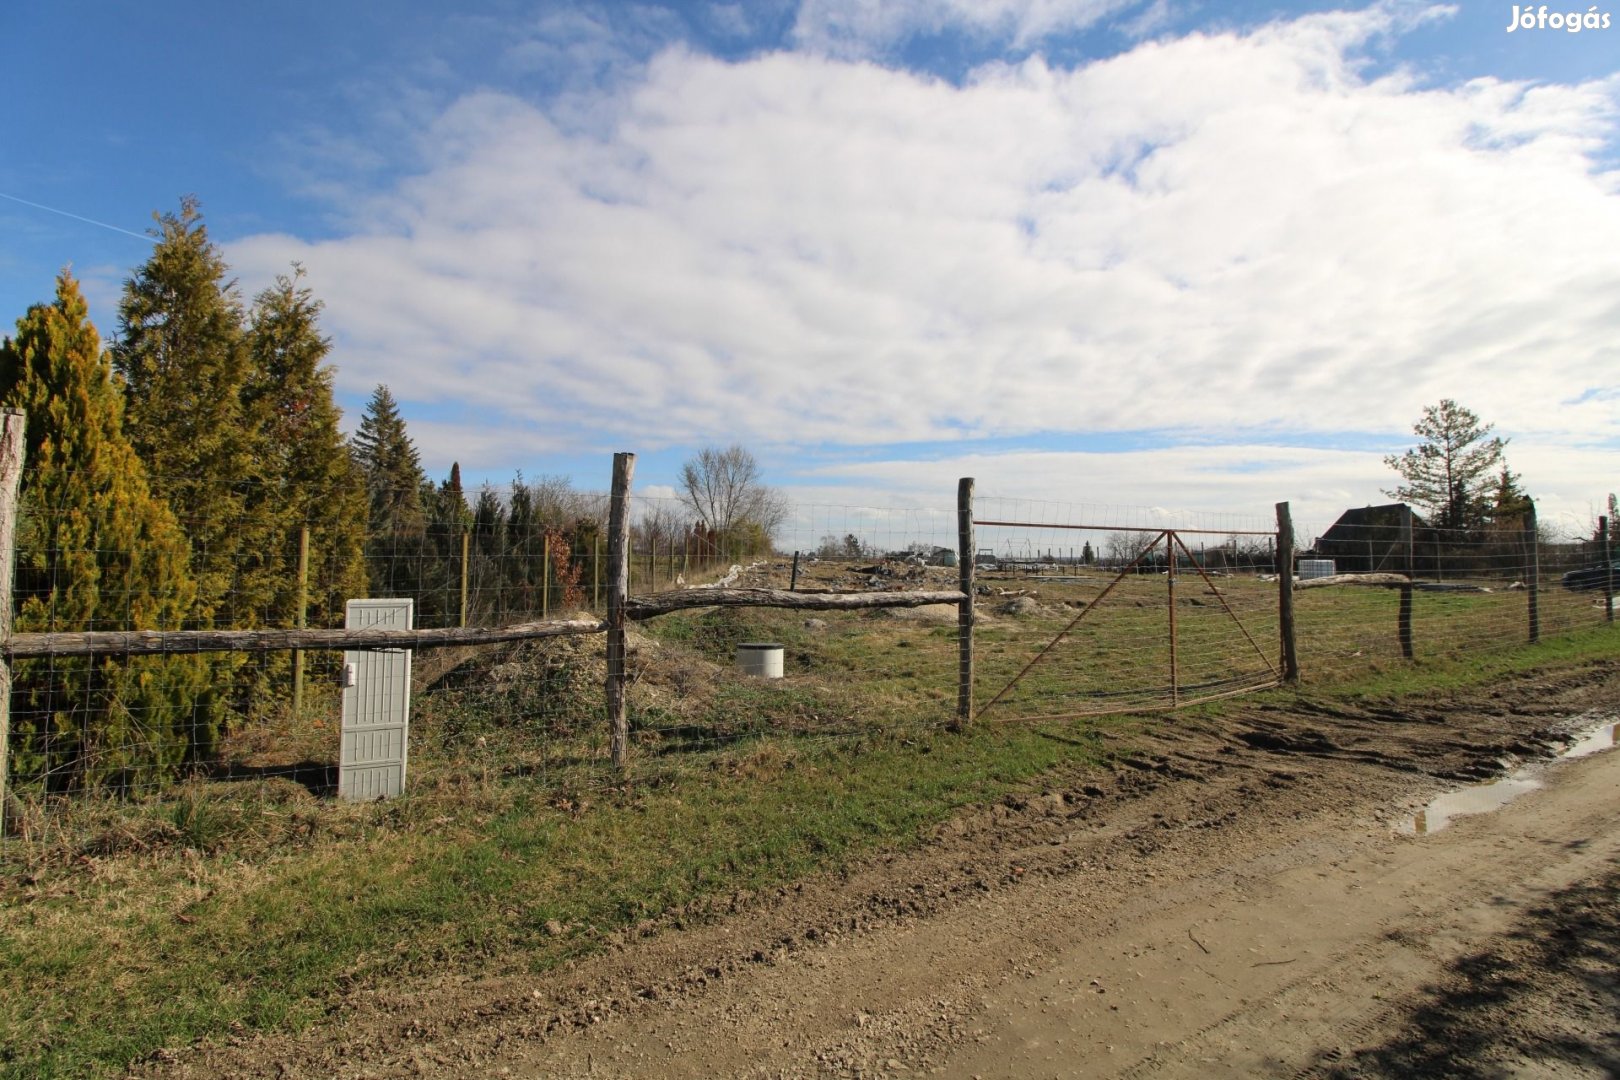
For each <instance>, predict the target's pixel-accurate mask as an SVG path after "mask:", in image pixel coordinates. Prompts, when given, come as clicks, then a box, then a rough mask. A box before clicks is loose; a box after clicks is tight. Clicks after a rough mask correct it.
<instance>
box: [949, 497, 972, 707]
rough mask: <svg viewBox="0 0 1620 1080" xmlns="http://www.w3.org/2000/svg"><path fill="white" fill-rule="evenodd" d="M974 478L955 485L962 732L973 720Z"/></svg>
mask: <svg viewBox="0 0 1620 1080" xmlns="http://www.w3.org/2000/svg"><path fill="white" fill-rule="evenodd" d="M973 570H974V566H973V477H971V476H964V477H962V478H961V479H960V480H958V481H957V482H956V583H957V587H958V588H960V589H961V590H962V599H961V601H960V602H959V603H958V604H957V606H956V721H955V723H954V724H952V727H953V728H955V729H956V730H961V729H962V728H963V727H965V726H966V725H967V723H968V722H969V721H970V720H972V719H973Z"/></svg>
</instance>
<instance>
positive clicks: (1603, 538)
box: [1598, 517, 1614, 623]
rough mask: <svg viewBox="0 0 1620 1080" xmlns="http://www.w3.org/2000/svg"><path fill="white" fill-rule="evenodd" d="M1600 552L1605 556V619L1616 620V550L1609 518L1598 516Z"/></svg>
mask: <svg viewBox="0 0 1620 1080" xmlns="http://www.w3.org/2000/svg"><path fill="white" fill-rule="evenodd" d="M1598 554H1600V555H1601V556H1603V621H1604V622H1611V623H1612V622H1614V550H1613V548H1612V547H1611V546H1610V544H1609V519H1608V518H1607V517H1600V518H1598Z"/></svg>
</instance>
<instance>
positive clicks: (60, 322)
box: [0, 271, 214, 790]
mask: <svg viewBox="0 0 1620 1080" xmlns="http://www.w3.org/2000/svg"><path fill="white" fill-rule="evenodd" d="M0 403H3V404H4V405H5V406H6V407H9V408H19V409H23V410H24V411H25V412H26V413H27V430H28V435H27V441H28V446H27V455H28V456H27V469H26V471H25V472H24V473H23V486H22V500H23V507H24V514H23V526H22V528H21V530H20V532H19V537H18V563H17V581H16V584H17V599H18V601H19V608H18V611H17V620H16V628H17V629H18V630H19V631H45V630H111V629H117V630H129V629H136V630H173V629H178V628H180V627H181V625H182V624H183V623H184V622H185V620H186V619H187V617H188V616H189V615H190V614H191V612H192V609H193V605H194V603H195V599H196V588H195V585H194V583H193V582H192V580H191V577H190V573H189V569H188V561H189V551H188V547H187V544H186V539H185V536H184V535H183V534H182V533H181V531H180V528H179V526H178V524H177V523H176V522H175V519H174V516H173V515H172V514H171V513H170V511H169V509H168V507H167V506H166V505H165V504H164V503H163V501H162V500H160V499H158V498H156V497H155V496H154V495H153V494H152V493H151V491H150V490H149V488H148V486H147V477H146V470H145V467H144V466H143V464H142V462H141V460H140V459H139V457H137V455H136V453H135V450H134V448H133V447H132V446H131V445H130V443H129V440H128V439H127V438H126V437H125V434H124V430H123V423H122V421H123V412H124V403H123V398H122V395H121V394H120V392H119V390H118V387H117V386H116V385H115V384H114V382H113V378H112V371H111V369H110V367H109V366H108V363H107V360H106V357H105V356H104V355H103V354H102V351H101V340H100V338H99V336H98V335H97V334H96V330H95V327H94V326H92V325H91V324H90V322H89V320H88V315H87V308H86V305H85V302H84V299H83V297H82V296H81V295H80V293H79V288H78V285H77V284H76V283H75V282H74V280H73V278H72V277H71V276H70V275H69V274H68V273H67V272H65V271H64V272H63V273H62V275H61V276H60V277H59V278H58V279H57V286H56V300H55V302H54V303H52V304H36V305H34V306H33V307H32V308H30V309H29V312H28V314H27V315H26V316H24V317H23V318H22V319H20V320H18V322H17V336H16V338H15V339H13V338H6V339H5V341H4V343H3V344H0ZM205 683H206V665H205V664H204V662H203V661H202V660H200V659H199V658H197V657H180V658H138V659H132V660H128V661H122V662H121V661H118V660H113V659H91V658H83V657H64V658H59V659H56V660H54V661H51V662H48V663H47V662H45V661H25V662H22V663H19V664H18V665H17V670H16V674H15V682H14V684H13V697H12V702H13V704H12V710H13V711H12V723H13V738H14V740H15V743H14V746H15V750H16V756H15V759H14V769H15V771H16V774H17V775H18V776H19V777H20V778H23V779H36V780H42V781H43V782H44V784H45V786H46V787H47V788H48V789H51V790H61V789H64V788H71V787H86V786H101V785H112V786H119V787H126V786H129V785H131V784H134V783H137V782H149V781H151V780H153V779H162V778H165V777H167V776H168V775H170V774H172V773H173V772H174V771H175V770H176V769H177V768H178V767H179V766H180V765H181V764H182V763H183V762H185V761H187V760H188V759H189V760H206V759H207V758H209V757H211V756H212V755H213V752H214V747H213V744H212V739H213V727H212V724H211V723H210V721H209V718H208V716H207V714H206V708H205V707H204V708H202V713H201V715H199V708H200V707H202V706H204V705H205V696H204V694H203V688H204V685H205Z"/></svg>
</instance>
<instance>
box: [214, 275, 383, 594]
mask: <svg viewBox="0 0 1620 1080" xmlns="http://www.w3.org/2000/svg"><path fill="white" fill-rule="evenodd" d="M303 275H304V271H303V268H302V267H297V266H295V267H294V268H293V273H292V275H291V276H288V275H285V274H283V275H281V276H279V277H277V278H276V281H275V284H274V285H272V286H270V287H269V288H267V289H265V290H264V291H263V292H261V293H259V295H258V296H257V297H255V298H254V302H253V310H252V312H251V313H250V316H249V322H248V330H247V348H248V354H249V357H250V360H251V363H250V368H249V375H248V378H247V381H246V384H245V385H244V386H243V389H242V403H243V409H244V413H245V419H246V421H247V423H248V424H249V425H250V426H251V427H253V428H254V429H255V430H256V431H257V432H259V433H260V434H261V435H262V438H263V446H264V449H265V454H264V458H263V467H264V472H265V478H264V482H265V484H266V486H267V488H268V490H269V491H270V492H271V493H272V497H273V500H274V502H275V503H277V504H278V505H279V506H280V508H281V515H280V516H281V520H282V523H283V529H284V531H283V533H282V535H281V536H280V537H279V544H278V545H277V548H276V550H277V551H278V552H279V553H281V554H282V555H283V563H282V565H281V566H279V567H278V573H277V574H276V579H277V580H276V583H275V584H276V592H275V595H274V596H273V598H272V601H271V608H270V615H271V618H272V619H273V621H275V622H277V623H280V624H283V625H291V623H292V621H293V618H294V616H295V614H296V611H295V608H296V594H297V587H298V582H297V565H296V563H295V562H293V558H294V553H295V552H296V551H297V544H298V534H299V530H300V528H301V527H302V526H308V528H309V534H310V540H309V565H310V581H309V588H308V590H307V596H308V608H307V618H308V620H309V622H310V623H311V624H312V625H315V626H323V625H333V626H336V625H341V622H342V615H343V605H344V601H345V600H348V599H350V598H353V597H358V596H362V595H364V593H365V589H366V576H365V562H364V552H365V539H366V518H367V507H366V497H365V483H364V480H363V478H362V477H361V474H360V471H359V469H358V468H357V467H356V465H355V461H354V458H353V457H352V456H351V455H350V453H349V448H348V445H347V443H346V442H345V440H344V438H343V433H342V431H341V430H339V427H338V423H339V420H340V418H341V415H342V414H341V413H340V411H339V410H338V407H337V404H336V403H335V402H334V401H333V399H332V373H331V370H330V369H329V368H325V367H323V366H322V363H323V361H324V360H325V359H326V356H327V353H329V352H330V351H331V347H332V343H331V341H330V340H329V339H327V338H326V337H323V336H322V335H321V332H320V327H319V319H320V313H321V307H322V305H321V302H320V301H319V300H317V299H315V297H314V294H313V293H312V292H311V291H310V289H309V288H308V287H307V286H305V285H304V284H303Z"/></svg>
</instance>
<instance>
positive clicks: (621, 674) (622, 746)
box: [607, 453, 636, 769]
mask: <svg viewBox="0 0 1620 1080" xmlns="http://www.w3.org/2000/svg"><path fill="white" fill-rule="evenodd" d="M635 471H636V455H634V454H630V453H617V454H614V455H613V493H612V495H611V496H610V498H611V502H610V503H609V508H608V595H607V710H608V725H609V727H610V729H611V731H612V735H611V740H612V750H613V764H614V767H615V768H619V769H623V768H625V767H626V765H627V764H628V758H629V749H630V718H629V713H628V711H627V703H626V701H625V671H624V607H625V600H626V598H627V594H628V593H629V591H630V481H631V478H632V477H634V475H635Z"/></svg>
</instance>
